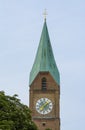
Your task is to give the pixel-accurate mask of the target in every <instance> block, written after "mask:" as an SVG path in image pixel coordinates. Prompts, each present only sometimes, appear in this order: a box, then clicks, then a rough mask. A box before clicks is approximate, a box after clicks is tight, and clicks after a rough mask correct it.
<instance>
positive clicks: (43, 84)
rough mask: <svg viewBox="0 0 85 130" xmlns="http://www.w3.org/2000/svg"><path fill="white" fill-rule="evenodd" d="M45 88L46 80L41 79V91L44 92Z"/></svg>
mask: <svg viewBox="0 0 85 130" xmlns="http://www.w3.org/2000/svg"><path fill="white" fill-rule="evenodd" d="M46 89H47V86H46V78H45V77H44V78H42V90H46Z"/></svg>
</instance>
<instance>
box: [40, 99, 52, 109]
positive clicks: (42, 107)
mask: <svg viewBox="0 0 85 130" xmlns="http://www.w3.org/2000/svg"><path fill="white" fill-rule="evenodd" d="M49 103H50V101H47V102H45V104H43V105H42V106H41V107H40V111H42V110H43V109H44V107H45V106H47V105H48V104H49Z"/></svg>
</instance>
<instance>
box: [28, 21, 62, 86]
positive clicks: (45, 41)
mask: <svg viewBox="0 0 85 130" xmlns="http://www.w3.org/2000/svg"><path fill="white" fill-rule="evenodd" d="M39 72H49V73H50V74H51V76H52V77H53V78H54V80H55V81H56V83H57V84H58V85H60V76H59V71H58V68H57V66H56V62H55V59H54V56H53V51H52V47H51V43H50V38H49V34H48V29H47V24H46V20H45V22H44V26H43V30H42V34H41V38H40V43H39V47H38V50H37V54H36V58H35V61H34V64H33V67H32V70H31V72H30V80H29V84H30V85H31V83H32V82H33V81H34V79H35V77H36V76H37V74H38V73H39Z"/></svg>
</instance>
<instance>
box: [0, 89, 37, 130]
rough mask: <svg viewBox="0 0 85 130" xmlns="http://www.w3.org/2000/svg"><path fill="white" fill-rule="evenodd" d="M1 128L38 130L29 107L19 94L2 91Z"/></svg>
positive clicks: (0, 101)
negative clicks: (12, 94)
mask: <svg viewBox="0 0 85 130" xmlns="http://www.w3.org/2000/svg"><path fill="white" fill-rule="evenodd" d="M0 130H37V127H36V125H35V124H34V123H33V121H32V118H31V111H30V110H29V108H28V107H27V106H26V105H24V104H22V103H21V102H20V99H18V98H17V95H14V96H8V95H5V93H4V92H3V91H0Z"/></svg>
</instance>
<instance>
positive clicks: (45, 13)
mask: <svg viewBox="0 0 85 130" xmlns="http://www.w3.org/2000/svg"><path fill="white" fill-rule="evenodd" d="M43 15H44V19H45V20H46V16H47V11H46V9H45V11H44V13H43Z"/></svg>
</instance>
